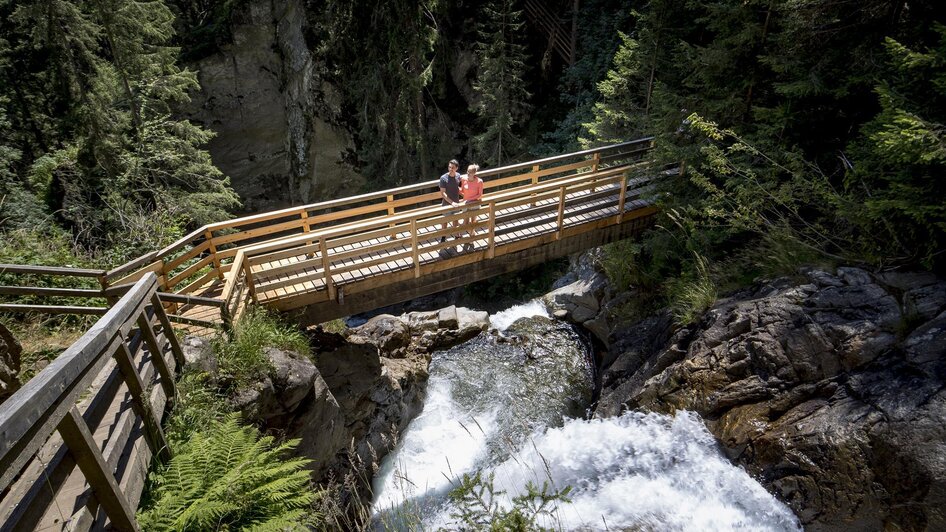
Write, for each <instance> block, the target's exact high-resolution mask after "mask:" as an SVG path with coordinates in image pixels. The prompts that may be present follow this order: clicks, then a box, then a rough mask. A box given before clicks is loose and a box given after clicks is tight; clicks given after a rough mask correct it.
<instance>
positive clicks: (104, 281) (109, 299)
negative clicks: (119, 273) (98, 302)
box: [99, 274, 121, 307]
mask: <svg viewBox="0 0 946 532" xmlns="http://www.w3.org/2000/svg"><path fill="white" fill-rule="evenodd" d="M99 286H101V287H102V295H103V296H105V302H106V303H108V306H110V307H111V306H113V305H114V304H115V303H118V300H119V299H121V298H120V297H116V296H110V295H106V294H105V291H106V290H108V277H107V276H106V275H105V274H102V275H99Z"/></svg>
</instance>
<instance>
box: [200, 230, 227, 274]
mask: <svg viewBox="0 0 946 532" xmlns="http://www.w3.org/2000/svg"><path fill="white" fill-rule="evenodd" d="M204 238H205V239H207V249H208V250H209V251H210V256H211V257H213V259H214V269H215V270H217V278H218V279H220V280H221V281H223V269H222V268H221V267H220V259H219V258H217V246H215V245H214V233H213V231H211V230H210V229H208V230H206V231H204Z"/></svg>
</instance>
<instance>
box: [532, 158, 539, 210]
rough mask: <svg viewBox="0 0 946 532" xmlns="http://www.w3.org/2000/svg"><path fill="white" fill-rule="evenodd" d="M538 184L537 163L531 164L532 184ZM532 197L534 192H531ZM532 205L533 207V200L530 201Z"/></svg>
mask: <svg viewBox="0 0 946 532" xmlns="http://www.w3.org/2000/svg"><path fill="white" fill-rule="evenodd" d="M538 184H539V165H537V164H533V165H532V186H533V187H535V186H536V185H538ZM532 197H533V198H534V197H535V194H532ZM532 206H533V207H535V202H534V201H533V202H532Z"/></svg>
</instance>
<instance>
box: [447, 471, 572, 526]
mask: <svg viewBox="0 0 946 532" xmlns="http://www.w3.org/2000/svg"><path fill="white" fill-rule="evenodd" d="M493 480H494V474H493V473H490V474H489V476H487V477H485V478H484V477H483V475H482V473H481V472H477V473H475V474H473V475H469V474H466V473H464V475H463V478H462V479H461V480H460V482H459V485H457V486H456V487H455V488H453V490H451V491H450V498H451V499H452V500H453V502H454V503H455V504H456V511H455V512H453V513H451V514H450V517H452V518H454V519H456V520H458V521H459V523H460V524H461V525H462V528H463V529H464V530H491V531H509V532H512V531H522V532H526V531H534V530H539V531H546V530H553V529H551V528H545V527H542V526H541V525H539V523H538V520H539V519H540V518H553V517H554V513H555V511H556V509H557V508H558V505H559V504H560V503H568V502H571V500H570V499H569V498H568V494H569V493H571V486H566V487H565V488H564V489H561V490H558V489H553V488H552V486H551V485H550V484H549V482H548V481H545V482H543V483H542V487H541V488H539V487H538V486H536V485H535V484H534V483H533V482H531V481H530V482H529V483H528V484H527V485H526V486H525V488H526V492H525V493H524V494H522V495H517V496H515V497H513V498H512V501H511V502H512V507H511V508H505V507H504V506H503V505H501V504H500V501H499V498H501V497H502V496H504V495H505V492H504V491H502V490H497V489H496V488H495V487H494V484H493Z"/></svg>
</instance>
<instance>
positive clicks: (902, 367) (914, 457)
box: [595, 268, 946, 530]
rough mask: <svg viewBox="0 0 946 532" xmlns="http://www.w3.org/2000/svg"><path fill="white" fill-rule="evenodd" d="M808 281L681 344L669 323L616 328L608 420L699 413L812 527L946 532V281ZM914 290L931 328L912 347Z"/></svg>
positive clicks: (602, 411)
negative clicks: (907, 318)
mask: <svg viewBox="0 0 946 532" xmlns="http://www.w3.org/2000/svg"><path fill="white" fill-rule="evenodd" d="M806 275H807V278H808V280H809V281H810V282H809V283H807V284H795V283H793V282H791V281H790V280H786V279H781V280H776V281H773V282H771V283H766V285H764V286H760V287H757V288H754V289H752V290H747V291H743V292H741V293H740V294H739V295H738V296H734V297H732V298H730V299H728V300H723V301H720V302H718V303H717V304H716V305H714V307H713V308H712V309H711V310H710V311H708V312H707V313H706V314H705V315H704V317H703V319H702V320H701V321H700V322H698V323H696V324H693V325H691V326H689V327H687V328H684V329H681V330H679V331H677V333H676V334H674V335H673V336H672V337H671V338H670V339H669V340H665V341H664V340H663V339H665V338H666V337H665V336H664V337H663V339H661V335H660V334H651V331H653V330H654V329H655V328H657V329H659V327H656V326H655V322H654V320H656V318H649V319H648V320H644V321H642V322H640V323H639V324H637V325H635V326H633V327H627V328H624V329H622V330H619V331H614V333H613V334H612V338H613V339H614V340H613V342H612V343H613V345H614V346H615V347H617V346H621V349H620V352H621V354H619V355H618V356H617V357H616V358H615V359H614V361H613V362H612V363H611V364H610V366H607V367H605V368H604V371H603V373H602V391H601V398H600V400H599V404H598V407H597V409H596V412H595V415H596V416H599V417H604V416H612V415H618V414H620V413H621V411H622V410H624V409H628V408H644V409H648V410H655V411H659V412H667V413H671V412H674V411H676V410H680V409H686V410H693V411H696V412H698V413H699V414H700V415H701V416H703V418H704V419H705V420H706V423H707V426H708V428H709V429H710V431H711V432H712V433H713V434H714V435H716V437H717V438H718V439H719V441H720V442H721V443H722V444H723V445H724V446H725V451H726V452H727V454H728V455H729V456H730V457H731V458H732V459H734V460H735V461H737V462H739V463H741V464H742V465H743V466H744V467H746V469H748V471H749V472H750V473H751V474H753V475H754V476H756V477H757V478H759V479H760V480H761V482H762V483H763V484H764V485H765V486H766V487H767V488H768V489H769V490H770V491H772V492H773V493H775V494H776V495H778V496H779V497H780V498H781V499H782V500H784V501H785V502H786V503H788V504H789V506H790V507H791V508H792V509H793V510H794V511H795V512H796V513H797V514H798V516H799V517H800V519H801V520H802V522H803V523H804V524H805V526H806V528H808V529H811V530H849V529H863V530H878V529H899V530H916V529H928V530H941V529H946V517H944V512H943V510H942V509H943V508H944V507H946V460H944V459H943V457H944V456H946V423H943V421H942V420H943V419H946V312H944V311H943V310H940V311H939V312H938V313H937V314H935V315H934V316H931V317H929V318H925V316H929V313H930V312H932V311H933V309H936V308H937V305H938V304H939V303H937V301H938V300H939V296H938V295H936V293H937V290H938V289H939V288H938V287H939V284H940V283H941V281H939V280H936V279H931V278H930V277H929V276H927V275H909V276H908V275H901V276H894V275H889V274H888V275H886V276H878V278H877V279H876V280H875V279H874V277H873V276H871V275H870V274H868V273H867V272H865V271H863V270H860V269H856V268H839V269H838V271H837V272H826V271H821V270H811V271H808V272H806ZM908 294H911V297H912V298H913V299H912V301H916V302H921V301H922V302H924V303H923V304H916V305H915V308H920V307H922V308H923V309H925V310H924V311H923V312H917V313H915V315H916V316H921V317H924V318H923V319H925V320H926V321H925V322H924V323H921V324H920V325H919V326H917V327H916V328H915V329H914V330H913V331H912V332H910V334H909V335H908V336H907V337H906V338H903V339H899V337H898V333H897V331H898V330H899V329H898V327H900V326H901V323H902V322H903V319H904V318H903V315H902V314H901V311H900V305H899V304H898V299H899V297H900V296H901V295H903V299H904V302H906V301H907V295H908ZM904 307H905V308H907V307H908V305H907V304H906V303H904ZM654 338H657V339H661V341H660V342H658V343H661V342H662V343H663V345H661V346H660V347H658V348H656V349H647V348H646V347H640V346H647V345H653V344H649V341H650V340H651V339H654Z"/></svg>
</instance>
